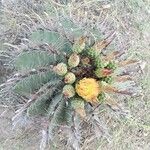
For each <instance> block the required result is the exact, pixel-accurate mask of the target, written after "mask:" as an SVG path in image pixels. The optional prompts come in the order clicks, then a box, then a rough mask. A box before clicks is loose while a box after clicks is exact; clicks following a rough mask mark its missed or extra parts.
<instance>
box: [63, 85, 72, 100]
mask: <svg viewBox="0 0 150 150" xmlns="http://www.w3.org/2000/svg"><path fill="white" fill-rule="evenodd" d="M62 93H63V95H64V96H65V97H67V98H71V97H73V96H74V95H75V89H74V87H73V86H72V85H70V84H68V85H65V86H64V87H63V92H62Z"/></svg>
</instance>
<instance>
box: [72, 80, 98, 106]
mask: <svg viewBox="0 0 150 150" xmlns="http://www.w3.org/2000/svg"><path fill="white" fill-rule="evenodd" d="M75 89H76V92H77V93H78V95H79V96H81V97H82V98H83V99H84V100H86V101H87V102H91V103H92V102H94V103H96V102H97V96H98V95H99V93H100V86H99V84H98V82H97V81H96V80H95V79H93V78H83V79H82V80H80V81H79V82H78V83H77V84H76V86H75Z"/></svg>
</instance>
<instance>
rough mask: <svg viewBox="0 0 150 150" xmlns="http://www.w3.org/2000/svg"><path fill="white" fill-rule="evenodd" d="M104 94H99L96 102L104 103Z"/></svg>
mask: <svg viewBox="0 0 150 150" xmlns="http://www.w3.org/2000/svg"><path fill="white" fill-rule="evenodd" d="M105 97H106V96H105V93H103V92H102V93H100V94H99V95H98V100H99V102H103V101H104V99H105Z"/></svg>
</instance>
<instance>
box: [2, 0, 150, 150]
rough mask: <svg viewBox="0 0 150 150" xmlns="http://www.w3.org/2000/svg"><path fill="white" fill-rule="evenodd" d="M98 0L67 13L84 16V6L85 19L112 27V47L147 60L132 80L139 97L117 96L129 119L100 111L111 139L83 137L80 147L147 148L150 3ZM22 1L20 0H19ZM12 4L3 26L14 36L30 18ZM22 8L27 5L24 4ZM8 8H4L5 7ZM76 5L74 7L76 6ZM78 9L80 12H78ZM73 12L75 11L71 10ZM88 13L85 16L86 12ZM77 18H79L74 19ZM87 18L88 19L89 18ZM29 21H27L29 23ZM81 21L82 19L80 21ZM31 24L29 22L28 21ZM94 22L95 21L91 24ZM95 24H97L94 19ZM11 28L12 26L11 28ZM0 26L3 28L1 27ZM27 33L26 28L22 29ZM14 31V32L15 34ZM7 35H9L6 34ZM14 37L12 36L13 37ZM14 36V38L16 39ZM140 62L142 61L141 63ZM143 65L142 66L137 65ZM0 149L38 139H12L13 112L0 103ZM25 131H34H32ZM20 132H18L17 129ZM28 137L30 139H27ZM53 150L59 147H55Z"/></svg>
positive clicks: (21, 147) (33, 144)
mask: <svg viewBox="0 0 150 150" xmlns="http://www.w3.org/2000/svg"><path fill="white" fill-rule="evenodd" d="M97 1H98V0H84V2H83V3H82V5H81V3H80V2H78V3H76V5H74V6H72V5H70V12H73V10H78V13H79V14H78V16H80V17H81V18H82V17H83V16H82V15H86V13H85V12H81V10H82V9H80V8H82V7H85V8H86V11H87V14H90V15H91V18H92V19H91V18H90V19H89V20H93V22H94V21H95V18H96V19H99V20H100V21H101V20H103V22H102V24H101V25H100V28H101V30H102V31H103V32H106V33H107V30H108V31H111V30H114V29H115V30H116V32H117V34H116V39H115V41H114V42H113V46H114V48H116V49H121V50H128V53H129V56H131V55H132V56H133V57H135V58H139V59H141V60H143V61H145V62H146V63H147V65H146V67H145V69H144V70H143V73H142V74H141V75H140V76H137V78H136V80H137V82H138V83H139V84H141V86H142V88H143V96H140V97H136V98H131V97H122V98H121V99H120V101H121V103H122V104H123V105H124V106H125V108H127V109H128V110H129V111H130V114H131V116H132V117H129V118H126V119H124V118H120V117H118V116H117V115H115V113H113V112H111V111H109V110H108V111H107V112H106V111H105V110H104V111H102V113H101V115H103V117H104V119H105V121H106V124H107V126H108V127H109V129H110V133H111V140H110V142H108V141H107V140H106V138H105V137H102V138H101V139H100V140H98V141H94V142H90V138H89V139H87V140H86V142H87V141H88V144H86V142H85V144H84V147H83V149H84V150H90V149H91V150H93V147H94V149H97V150H108V149H111V150H134V149H138V150H149V149H150V99H149V96H150V78H149V76H150V68H149V65H148V64H149V60H150V43H149V39H150V34H149V33H150V24H149V22H150V17H149V16H150V3H149V0H128V1H125V0H113V1H109V0H107V1H105V2H104V1H100V2H98V4H97ZM22 2H23V1H22ZM32 2H33V4H34V6H35V7H36V6H38V7H39V6H40V5H38V4H37V3H36V2H34V1H32ZM8 4H10V3H8V2H7V6H5V10H7V11H6V14H5V15H6V16H7V18H10V16H11V15H12V14H11V15H10V13H12V10H10V8H11V6H12V5H9V6H8ZM54 4H55V5H56V6H57V8H60V9H61V8H62V7H64V5H63V4H60V3H55V2H54ZM13 6H14V7H15V6H16V7H17V9H16V12H13V13H14V16H17V19H16V18H15V19H14V20H13V18H12V19H11V20H7V19H6V18H5V19H6V22H5V23H7V26H8V27H9V28H11V29H12V30H11V34H12V35H13V33H14V36H17V37H18V35H19V34H20V33H21V32H22V28H21V26H19V22H16V20H17V21H20V22H21V19H22V18H23V17H25V18H26V21H25V23H26V24H27V25H28V26H30V24H28V23H29V22H30V21H29V20H30V19H29V17H28V16H27V15H25V16H24V12H23V11H22V9H21V8H22V6H21V7H20V8H19V6H20V4H19V3H18V4H17V5H15V4H14V5H13ZM24 7H27V5H26V6H24ZM7 8H8V9H7ZM76 8H78V9H76ZM79 10H80V11H79ZM94 10H97V13H96V14H94ZM17 11H22V14H19V15H18V14H17V15H16V14H15V13H17ZM75 12H77V11H75ZM88 16H89V15H88ZM88 16H87V18H86V17H85V18H84V21H85V22H87V20H88ZM75 19H76V20H77V21H78V19H80V18H75ZM89 20H88V21H89ZM30 23H31V22H30ZM81 23H84V22H81ZM31 24H32V23H31ZM94 25H95V24H94ZM17 26H19V27H20V28H19V29H20V30H19V31H18V30H17V32H16V29H17ZM96 26H99V24H98V22H97V23H96ZM12 27H13V28H12ZM3 28H4V27H3ZM26 32H28V31H26ZM15 33H18V34H15ZM8 35H10V34H8ZM13 39H14V38H12V40H13ZM16 39H17V38H16ZM143 65H144V64H143ZM141 67H143V66H141ZM0 110H1V112H0V117H1V123H0V133H2V134H1V136H0V149H4V150H6V149H7V150H12V149H13V150H26V149H30V150H32V149H33V150H34V149H36V148H37V147H38V142H37V141H38V139H39V137H37V138H36V136H35V134H36V133H35V134H32V137H31V134H30V135H28V132H27V133H24V134H23V136H22V135H20V137H18V138H16V137H14V133H13V132H12V128H11V124H10V123H9V121H10V118H11V116H12V115H13V111H10V112H9V111H8V108H7V106H0ZM29 132H32V133H34V130H33V131H31V130H30V129H29ZM18 133H20V131H18ZM30 140H31V141H30ZM54 149H62V148H57V147H56V148H55V147H54ZM69 149H70V148H68V150H69Z"/></svg>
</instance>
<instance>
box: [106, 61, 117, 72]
mask: <svg viewBox="0 0 150 150" xmlns="http://www.w3.org/2000/svg"><path fill="white" fill-rule="evenodd" d="M116 67H117V66H116V64H115V63H114V62H109V63H108V64H107V66H106V68H108V69H112V70H115V69H116Z"/></svg>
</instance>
